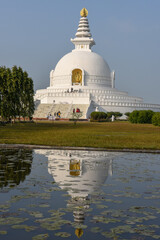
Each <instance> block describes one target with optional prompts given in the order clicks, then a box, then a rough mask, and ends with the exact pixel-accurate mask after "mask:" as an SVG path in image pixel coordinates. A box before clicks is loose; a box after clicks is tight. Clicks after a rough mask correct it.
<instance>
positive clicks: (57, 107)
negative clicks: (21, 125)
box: [33, 103, 89, 119]
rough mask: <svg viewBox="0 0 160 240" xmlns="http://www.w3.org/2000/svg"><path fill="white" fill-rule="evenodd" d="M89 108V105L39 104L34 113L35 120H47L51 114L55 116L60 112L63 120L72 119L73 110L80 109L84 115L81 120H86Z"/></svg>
mask: <svg viewBox="0 0 160 240" xmlns="http://www.w3.org/2000/svg"><path fill="white" fill-rule="evenodd" d="M88 107H89V105H88V104H67V103H60V104H39V105H38V107H37V109H36V110H35V112H34V115H33V118H47V116H48V115H49V114H51V115H52V116H54V113H57V112H58V111H60V112H61V118H65V119H66V118H72V114H73V109H75V110H76V109H77V108H79V109H80V111H81V112H82V113H83V115H82V117H81V119H85V118H86V113H87V110H88ZM56 117H57V116H56Z"/></svg>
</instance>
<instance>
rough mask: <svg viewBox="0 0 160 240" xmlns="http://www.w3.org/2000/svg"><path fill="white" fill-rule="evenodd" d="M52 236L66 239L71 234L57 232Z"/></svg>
mask: <svg viewBox="0 0 160 240" xmlns="http://www.w3.org/2000/svg"><path fill="white" fill-rule="evenodd" d="M54 235H55V236H57V237H63V238H68V237H70V236H71V234H70V233H67V232H57V233H55V234H54Z"/></svg>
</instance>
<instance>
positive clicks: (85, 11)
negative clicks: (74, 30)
mask: <svg viewBox="0 0 160 240" xmlns="http://www.w3.org/2000/svg"><path fill="white" fill-rule="evenodd" d="M80 15H81V17H87V16H88V11H87V9H86V8H83V9H82V10H81V11H80Z"/></svg>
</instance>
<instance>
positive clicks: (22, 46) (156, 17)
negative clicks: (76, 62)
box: [0, 0, 160, 104]
mask: <svg viewBox="0 0 160 240" xmlns="http://www.w3.org/2000/svg"><path fill="white" fill-rule="evenodd" d="M83 7H85V8H87V10H88V12H89V14H88V19H89V24H90V30H91V33H92V37H93V38H94V40H95V42H96V45H95V46H94V47H92V50H93V51H94V52H96V53H98V54H100V55H101V56H102V57H103V58H104V59H105V60H106V61H107V63H108V65H109V66H110V69H111V70H115V71H116V88H117V89H118V90H121V91H127V92H128V93H129V95H130V96H137V97H142V98H143V99H144V101H145V102H146V103H158V104H160V14H159V10H160V0H0V66H6V67H10V68H11V67H12V66H14V65H17V66H21V67H22V68H23V70H26V71H27V72H28V74H29V76H30V77H31V78H32V79H33V82H34V89H35V90H37V89H43V88H46V87H48V86H49V73H50V71H51V70H52V69H55V66H56V64H57V62H58V61H59V60H60V59H61V58H62V57H63V56H64V55H65V54H67V53H68V52H71V51H72V49H73V48H74V45H73V44H72V43H71V42H70V39H71V38H74V36H75V33H76V31H77V28H78V23H79V19H80V10H81V9H82V8H83Z"/></svg>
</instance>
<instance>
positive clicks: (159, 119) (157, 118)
mask: <svg viewBox="0 0 160 240" xmlns="http://www.w3.org/2000/svg"><path fill="white" fill-rule="evenodd" d="M152 124H153V125H155V126H160V112H156V113H154V115H153V117H152Z"/></svg>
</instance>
